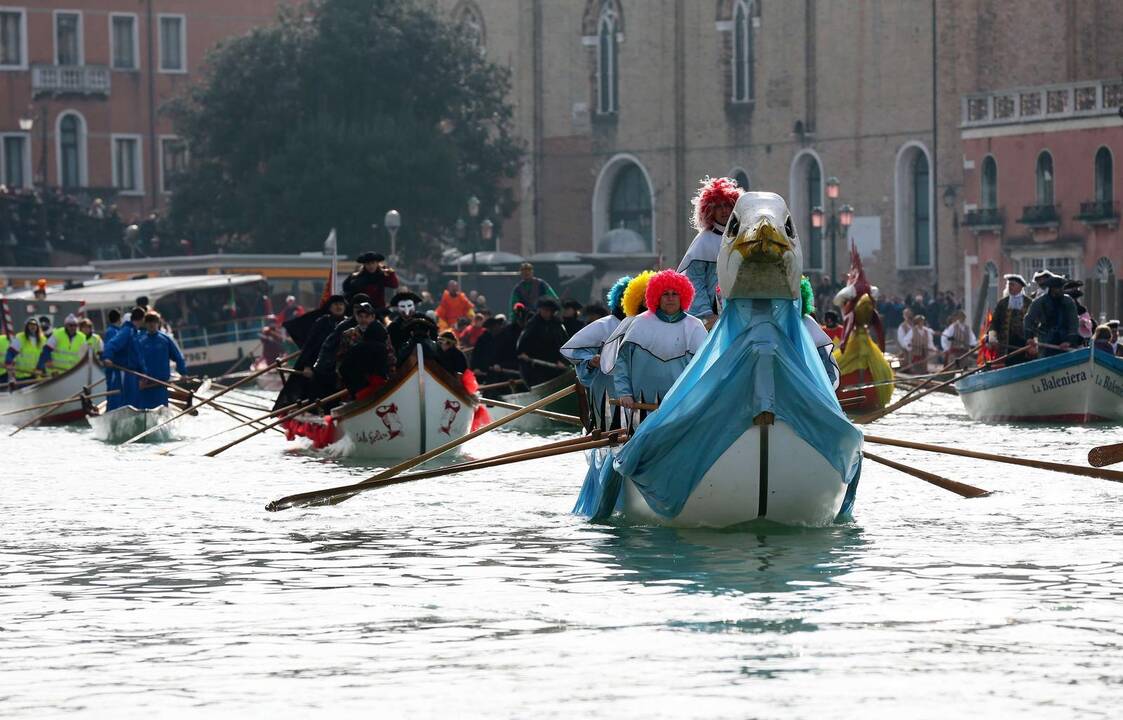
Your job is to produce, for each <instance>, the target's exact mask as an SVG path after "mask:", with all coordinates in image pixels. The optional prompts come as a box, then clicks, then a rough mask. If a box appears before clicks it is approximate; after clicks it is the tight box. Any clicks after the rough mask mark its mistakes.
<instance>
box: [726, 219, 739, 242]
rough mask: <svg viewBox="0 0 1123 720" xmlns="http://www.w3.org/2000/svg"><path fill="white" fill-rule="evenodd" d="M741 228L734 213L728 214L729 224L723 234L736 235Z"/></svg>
mask: <svg viewBox="0 0 1123 720" xmlns="http://www.w3.org/2000/svg"><path fill="white" fill-rule="evenodd" d="M740 230H741V221H740V220H738V219H737V216H736V215H730V216H729V225H727V226H726V228H725V234H726V235H728V236H729V237H737V233H738V232H739V231H740Z"/></svg>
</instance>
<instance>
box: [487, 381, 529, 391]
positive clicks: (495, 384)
mask: <svg viewBox="0 0 1123 720" xmlns="http://www.w3.org/2000/svg"><path fill="white" fill-rule="evenodd" d="M523 384H525V383H523V381H522V379H521V378H511V379H510V380H504V381H503V382H493V383H488V384H486V385H480V387H479V389H480V391H481V392H482V391H484V390H494V389H495V388H501V387H505V388H511V389H512V390H514V389H515V388H514V386H515V385H523Z"/></svg>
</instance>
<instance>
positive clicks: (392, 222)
mask: <svg viewBox="0 0 1123 720" xmlns="http://www.w3.org/2000/svg"><path fill="white" fill-rule="evenodd" d="M382 224H383V225H385V226H386V230H387V232H389V233H390V258H391V260H390V262H391V263H395V264H396V263H397V262H398V228H400V227H401V226H402V214H401V213H400V212H398V211H397V210H391V211H390V212H388V213H386V217H385V218H383V219H382Z"/></svg>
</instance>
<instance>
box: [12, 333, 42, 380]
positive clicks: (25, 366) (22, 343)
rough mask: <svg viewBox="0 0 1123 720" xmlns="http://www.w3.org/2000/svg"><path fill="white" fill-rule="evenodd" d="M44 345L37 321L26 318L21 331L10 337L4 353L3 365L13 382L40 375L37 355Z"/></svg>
mask: <svg viewBox="0 0 1123 720" xmlns="http://www.w3.org/2000/svg"><path fill="white" fill-rule="evenodd" d="M44 345H46V338H44V337H43V333H42V332H40V330H39V321H38V320H36V319H35V318H28V319H27V322H26V323H24V326H23V331H22V332H18V333H16V334H15V335H13V336H12V340H11V343H10V344H9V345H8V351H7V352H6V353H4V364H5V365H6V366H7V367H8V372H9V374H11V375H12V376H14V379H15V380H27V379H29V378H32V377H34V376H36V375H39V374H41V373H40V371H39V370H38V369H37V367H36V366H37V365H38V364H39V355H40V354H41V353H42V352H43V346H44Z"/></svg>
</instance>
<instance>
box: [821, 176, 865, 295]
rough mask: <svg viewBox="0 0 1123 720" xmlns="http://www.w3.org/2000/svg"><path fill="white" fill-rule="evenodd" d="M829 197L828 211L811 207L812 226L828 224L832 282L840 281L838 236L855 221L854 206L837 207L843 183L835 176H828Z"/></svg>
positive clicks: (827, 233) (827, 188) (827, 235)
mask: <svg viewBox="0 0 1123 720" xmlns="http://www.w3.org/2000/svg"><path fill="white" fill-rule="evenodd" d="M826 186H827V187H826V190H827V199H828V200H830V209H829V210H828V211H827V212H824V211H823V208H822V207H820V206H818V205H816V206H815V207H813V208H811V227H813V228H815V229H816V230H822V229H823V227H824V225H825V226H826V231H827V232H826V237H827V242H829V243H830V244H831V282H833V283H837V282H838V252H837V250H838V247H837V246H838V237H839V235H840V234H843V233H845V232H846V231H847V230H849V229H850V226H851V225H852V224H853V222H854V208H853V207H851V206H850V205H848V204H847V205H843V206H842V207H840V208H836V207H835V203H836V201H837V200H838V196H839V194H840V190H841V188H842V183H840V182H839V181H838V178H836V177H835V176H833V175H832V176H830V177H829V178H827V182H826Z"/></svg>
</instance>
